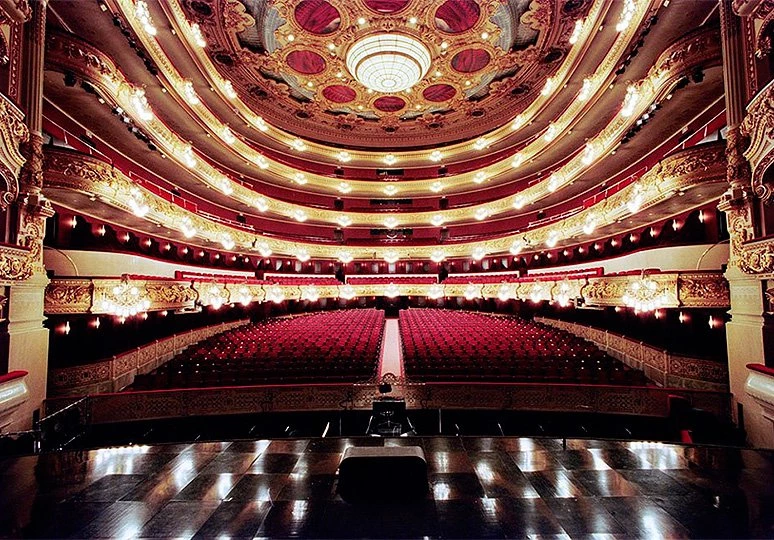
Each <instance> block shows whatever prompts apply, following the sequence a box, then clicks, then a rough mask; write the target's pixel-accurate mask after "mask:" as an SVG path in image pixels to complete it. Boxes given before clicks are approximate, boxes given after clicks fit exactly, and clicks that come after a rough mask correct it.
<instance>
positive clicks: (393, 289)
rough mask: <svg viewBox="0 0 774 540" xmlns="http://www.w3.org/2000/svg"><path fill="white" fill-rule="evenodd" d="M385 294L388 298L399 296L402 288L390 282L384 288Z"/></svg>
mask: <svg viewBox="0 0 774 540" xmlns="http://www.w3.org/2000/svg"><path fill="white" fill-rule="evenodd" d="M384 296H386V297H387V298H397V297H398V296H400V289H399V288H398V286H397V285H395V284H394V283H390V284H389V285H387V286H386V287H385V288H384Z"/></svg>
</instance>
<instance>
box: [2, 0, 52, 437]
mask: <svg viewBox="0 0 774 540" xmlns="http://www.w3.org/2000/svg"><path fill="white" fill-rule="evenodd" d="M46 4H47V0H32V2H31V7H32V17H31V19H30V21H29V22H28V23H27V24H26V25H25V26H24V47H23V54H24V58H23V62H22V66H23V68H22V69H23V73H22V80H23V84H24V87H23V92H22V108H23V109H24V112H25V114H26V119H25V120H26V124H27V128H28V130H29V140H28V142H27V143H26V144H24V145H23V147H22V154H23V155H24V157H25V158H26V162H25V164H24V166H23V167H22V171H21V174H20V178H19V194H18V197H17V198H16V203H15V210H16V221H15V231H12V232H13V233H15V234H12V238H14V239H15V241H16V243H17V244H18V245H19V246H21V247H22V248H24V249H26V250H28V252H27V255H26V257H27V263H28V268H29V272H28V274H29V277H26V279H21V280H18V281H15V282H14V283H12V284H11V286H10V292H9V299H8V336H9V346H8V369H9V370H10V371H13V370H24V371H27V372H28V373H29V374H28V376H27V385H28V387H29V392H30V396H29V399H28V401H27V403H26V404H25V406H24V407H23V409H22V410H21V411H20V412H19V413H18V415H17V420H16V422H15V423H14V425H13V426H12V429H24V428H28V427H30V426H31V425H32V416H33V411H35V410H36V409H40V407H41V405H42V403H43V400H44V399H45V397H46V381H47V378H48V330H47V329H46V328H44V327H43V321H44V320H45V318H44V316H43V299H44V295H45V289H46V285H47V284H48V278H47V277H46V270H45V268H44V267H43V236H44V233H45V222H46V218H48V217H50V216H52V215H53V211H52V209H51V205H50V203H49V202H48V201H47V200H46V198H45V197H44V196H43V194H42V191H41V190H42V188H43V133H42V130H43V61H44V60H43V54H44V51H45V34H46Z"/></svg>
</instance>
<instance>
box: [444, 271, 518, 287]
mask: <svg viewBox="0 0 774 540" xmlns="http://www.w3.org/2000/svg"><path fill="white" fill-rule="evenodd" d="M503 281H505V282H508V283H516V282H517V281H519V273H518V272H497V273H495V274H451V275H449V276H448V277H447V278H446V279H445V280H443V282H444V284H446V285H467V284H468V283H502V282H503Z"/></svg>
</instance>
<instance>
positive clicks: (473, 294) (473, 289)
mask: <svg viewBox="0 0 774 540" xmlns="http://www.w3.org/2000/svg"><path fill="white" fill-rule="evenodd" d="M463 295H464V296H465V300H475V299H476V298H481V286H480V285H474V284H473V283H468V286H467V287H465V292H464V293H463Z"/></svg>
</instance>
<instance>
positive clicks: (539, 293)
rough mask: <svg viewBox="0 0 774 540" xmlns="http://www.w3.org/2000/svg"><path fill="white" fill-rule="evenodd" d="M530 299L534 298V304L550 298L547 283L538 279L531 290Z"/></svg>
mask: <svg viewBox="0 0 774 540" xmlns="http://www.w3.org/2000/svg"><path fill="white" fill-rule="evenodd" d="M529 299H530V300H532V303H533V304H538V303H540V302H542V301H543V300H550V299H551V295H550V294H549V291H548V290H547V288H546V286H545V285H543V284H542V283H540V282H539V281H536V282H535V284H534V285H532V288H531V289H530V291H529Z"/></svg>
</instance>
